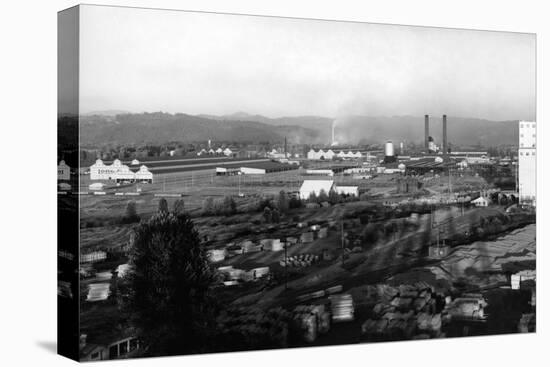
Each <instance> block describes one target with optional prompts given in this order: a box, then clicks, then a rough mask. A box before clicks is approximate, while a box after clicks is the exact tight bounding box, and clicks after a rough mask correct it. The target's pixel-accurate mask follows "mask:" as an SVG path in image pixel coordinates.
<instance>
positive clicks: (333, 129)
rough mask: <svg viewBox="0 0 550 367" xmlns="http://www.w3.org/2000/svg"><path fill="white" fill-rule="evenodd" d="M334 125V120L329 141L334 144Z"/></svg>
mask: <svg viewBox="0 0 550 367" xmlns="http://www.w3.org/2000/svg"><path fill="white" fill-rule="evenodd" d="M335 125H336V121H332V141H331V144H334V142H335V140H334V127H335Z"/></svg>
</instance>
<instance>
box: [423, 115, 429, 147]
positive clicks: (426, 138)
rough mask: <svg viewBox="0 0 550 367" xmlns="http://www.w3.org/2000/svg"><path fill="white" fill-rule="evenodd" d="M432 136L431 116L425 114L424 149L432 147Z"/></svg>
mask: <svg viewBox="0 0 550 367" xmlns="http://www.w3.org/2000/svg"><path fill="white" fill-rule="evenodd" d="M429 136H430V116H429V115H424V149H426V151H428V149H429V148H430V146H429V141H428V137H429Z"/></svg>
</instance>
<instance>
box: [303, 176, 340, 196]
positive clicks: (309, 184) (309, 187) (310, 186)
mask: <svg viewBox="0 0 550 367" xmlns="http://www.w3.org/2000/svg"><path fill="white" fill-rule="evenodd" d="M333 190H334V181H332V180H304V182H303V183H302V186H301V187H300V199H302V200H307V199H308V198H309V196H310V195H311V194H312V193H313V194H315V196H319V195H320V194H321V192H325V193H326V194H327V195H328V194H329V192H331V191H333Z"/></svg>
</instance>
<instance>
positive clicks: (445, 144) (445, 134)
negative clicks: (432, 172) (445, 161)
mask: <svg viewBox="0 0 550 367" xmlns="http://www.w3.org/2000/svg"><path fill="white" fill-rule="evenodd" d="M442 144H443V154H447V152H448V147H447V115H443V142H442Z"/></svg>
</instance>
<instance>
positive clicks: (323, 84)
mask: <svg viewBox="0 0 550 367" xmlns="http://www.w3.org/2000/svg"><path fill="white" fill-rule="evenodd" d="M80 26H81V29H80V32H81V33H80V52H81V56H80V60H81V67H80V71H81V78H80V102H81V109H80V111H81V112H83V113H86V112H90V111H97V110H108V109H122V110H128V111H132V112H142V111H148V112H152V111H165V112H172V113H173V112H183V113H189V114H200V113H205V114H229V113H233V112H237V111H244V112H248V113H252V114H262V115H265V116H270V117H279V116H293V115H321V116H328V117H341V116H345V115H350V114H365V115H388V116H390V115H423V114H431V115H440V114H443V113H446V114H447V115H450V116H462V117H479V118H487V119H493V120H505V119H506V120H508V119H526V120H533V119H535V36H534V35H532V34H519V33H500V32H485V31H465V30H454V29H442V28H424V27H407V26H390V25H378V24H365V23H350V22H332V21H316V20H298V19H285V18H269V17H254V16H236V15H223V14H206V13H191V12H181V11H160V10H146V9H131V8H116V7H99V6H83V7H82V11H81V23H80Z"/></svg>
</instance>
